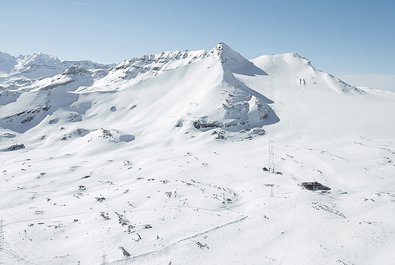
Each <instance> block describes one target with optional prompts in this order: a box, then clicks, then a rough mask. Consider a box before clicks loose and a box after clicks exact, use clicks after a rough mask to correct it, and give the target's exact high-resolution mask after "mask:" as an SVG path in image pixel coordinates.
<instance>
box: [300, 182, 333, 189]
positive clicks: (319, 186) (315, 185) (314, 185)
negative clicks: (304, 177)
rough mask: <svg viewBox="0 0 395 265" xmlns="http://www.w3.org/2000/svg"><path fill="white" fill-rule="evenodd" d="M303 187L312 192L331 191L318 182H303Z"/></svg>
mask: <svg viewBox="0 0 395 265" xmlns="http://www.w3.org/2000/svg"><path fill="white" fill-rule="evenodd" d="M301 186H302V187H303V188H305V189H307V190H312V191H316V190H324V191H326V190H330V189H331V188H329V187H327V186H325V185H322V184H321V183H319V182H317V181H309V182H302V184H301Z"/></svg>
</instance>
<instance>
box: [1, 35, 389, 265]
mask: <svg viewBox="0 0 395 265" xmlns="http://www.w3.org/2000/svg"><path fill="white" fill-rule="evenodd" d="M394 113H395V93H393V92H384V91H378V90H372V89H368V88H356V87H353V86H350V85H348V84H346V83H344V82H343V81H341V80H339V79H337V78H336V77H334V76H332V75H330V74H328V73H325V72H322V71H319V70H317V69H315V68H314V67H313V66H312V65H311V63H310V62H309V61H308V60H307V59H306V58H303V57H301V56H300V55H298V54H295V53H287V54H280V55H264V56H261V57H258V58H256V59H253V60H247V59H245V58H244V57H243V56H242V55H240V54H239V53H237V52H236V51H234V50H232V49H231V48H230V47H229V46H227V45H226V44H224V43H219V44H218V45H217V46H216V47H214V48H213V49H212V50H211V51H185V52H162V53H160V54H156V55H149V56H142V57H139V58H133V59H130V60H126V61H124V62H122V63H120V64H118V65H103V64H97V63H93V62H90V61H76V62H71V61H66V62H61V61H60V60H59V59H57V58H54V57H51V56H48V55H45V54H35V55H32V56H19V57H13V56H11V55H9V54H5V53H1V52H0V174H1V178H0V219H1V223H0V264H7V265H8V264H37V265H38V264H40V265H58V264H59V265H60V264H74V265H78V264H81V265H85V264H101V265H103V264H150V265H151V264H162V265H163V264H165V265H178V264H188V265H190V264H218V265H220V264H221V265H230V264H246V265H253V264H254V265H265V264H267V265H269V264H270V265H274V264H275V265H298V264H300V265H316V264H326V265H372V264H383V265H388V264H392V263H393V262H394V260H395V252H394V249H395V225H394V224H395V116H394ZM313 181H317V182H319V183H321V184H323V185H325V186H327V187H329V188H330V190H329V191H321V190H314V191H310V190H308V189H305V188H303V186H302V185H301V184H302V182H313Z"/></svg>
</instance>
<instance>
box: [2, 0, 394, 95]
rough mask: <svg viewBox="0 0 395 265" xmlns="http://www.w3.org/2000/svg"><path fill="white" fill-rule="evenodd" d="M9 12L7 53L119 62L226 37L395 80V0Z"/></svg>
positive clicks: (250, 53)
mask: <svg viewBox="0 0 395 265" xmlns="http://www.w3.org/2000/svg"><path fill="white" fill-rule="evenodd" d="M0 12H1V13H0V14H1V15H0V27H1V31H0V50H1V51H4V52H8V53H11V54H13V55H18V54H31V53H34V52H45V53H49V54H51V55H55V56H58V57H59V58H60V59H61V60H69V59H91V60H94V61H98V62H120V61H122V60H124V59H128V58H131V57H134V56H139V55H143V54H150V53H156V52H160V51H162V50H185V49H190V50H192V49H211V48H212V47H214V46H215V44H216V43H217V42H220V41H223V42H226V43H227V44H228V45H230V46H231V47H232V48H233V49H235V50H237V51H238V52H240V53H241V54H243V55H244V56H245V57H247V58H254V57H257V56H259V55H263V54H273V53H283V52H298V53H299V54H301V55H303V56H305V57H307V58H308V59H310V60H311V61H312V63H313V64H314V65H315V66H316V67H318V68H319V69H322V70H325V71H328V72H331V73H334V74H339V75H340V76H346V75H348V78H349V77H350V76H354V77H355V76H356V77H357V78H358V76H364V77H365V78H366V76H368V75H374V76H375V77H376V78H377V76H380V75H383V76H386V77H387V78H388V76H393V77H394V78H393V81H394V83H395V1H391V0H387V1H386V0H375V1H373V0H364V1H357V0H348V1H347V0H331V1H317V0H299V1H296V0H272V1H269V0H255V1H252V0H250V1H249V0H227V1H226V0H222V1H215V0H199V1H181V0H167V1H165V0H156V1H153V0H144V1H143V0H141V1H134V0H112V1H110V0H106V1H105V0H24V1H22V0H0ZM379 80H380V78H379ZM389 80H390V81H386V85H384V84H383V86H389V85H391V84H388V82H389V83H391V80H392V79H389ZM346 81H348V80H346ZM353 82H354V81H353ZM365 82H366V81H365ZM354 84H355V82H354ZM357 85H361V84H357ZM367 85H368V84H367ZM386 88H387V87H386Z"/></svg>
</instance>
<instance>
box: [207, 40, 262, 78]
mask: <svg viewBox="0 0 395 265" xmlns="http://www.w3.org/2000/svg"><path fill="white" fill-rule="evenodd" d="M208 54H209V55H210V56H212V57H214V58H216V59H218V60H220V62H221V63H222V65H223V67H224V70H228V71H230V72H233V73H236V74H243V75H266V73H265V72H264V71H263V70H262V69H259V68H257V67H256V66H255V65H254V64H253V63H251V62H250V61H249V60H247V59H246V58H244V57H243V56H242V55H241V54H240V53H238V52H236V51H235V50H233V49H232V48H231V47H229V46H228V45H227V44H225V43H223V42H220V43H218V44H217V45H216V47H215V48H214V49H212V50H211V51H210V52H209V53H208Z"/></svg>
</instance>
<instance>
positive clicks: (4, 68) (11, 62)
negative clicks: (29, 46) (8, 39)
mask: <svg viewBox="0 0 395 265" xmlns="http://www.w3.org/2000/svg"><path fill="white" fill-rule="evenodd" d="M16 62H17V61H16V58H15V57H14V56H12V55H10V54H8V53H5V52H1V51H0V73H1V72H5V73H9V72H10V71H11V70H12V69H13V68H14V66H15V65H16Z"/></svg>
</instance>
